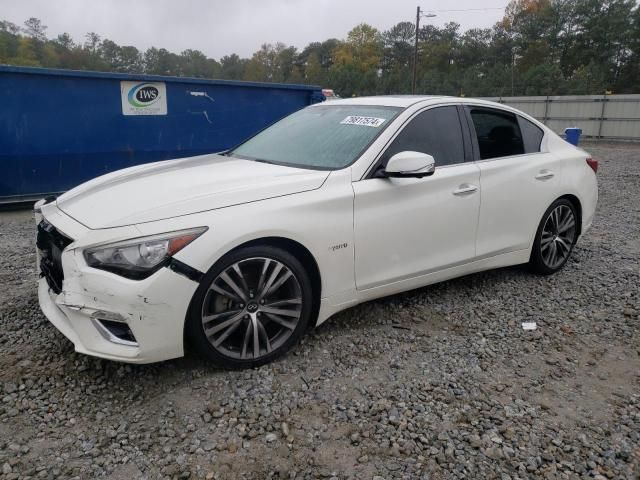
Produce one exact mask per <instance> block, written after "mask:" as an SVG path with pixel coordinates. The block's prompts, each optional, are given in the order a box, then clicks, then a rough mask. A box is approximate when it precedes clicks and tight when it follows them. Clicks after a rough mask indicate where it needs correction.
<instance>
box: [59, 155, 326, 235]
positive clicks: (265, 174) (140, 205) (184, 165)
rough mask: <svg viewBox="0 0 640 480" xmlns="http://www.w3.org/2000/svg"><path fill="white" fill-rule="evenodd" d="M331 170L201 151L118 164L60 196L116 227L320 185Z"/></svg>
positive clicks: (78, 215) (99, 224) (91, 223)
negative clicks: (188, 155) (132, 164)
mask: <svg viewBox="0 0 640 480" xmlns="http://www.w3.org/2000/svg"><path fill="white" fill-rule="evenodd" d="M328 175H329V172H326V171H318V170H305V169H301V168H293V167H286V166H282V165H273V164H268V163H262V162H256V161H251V160H243V159H239V158H231V157H226V156H222V155H216V154H213V155H202V156H198V157H191V158H184V159H179V160H166V161H163V162H156V163H151V164H146V165H138V166H135V167H131V168H127V169H124V170H119V171H116V172H113V173H109V174H107V175H103V176H101V177H98V178H95V179H93V180H90V181H89V182H86V183H83V184H82V185H80V186H78V187H76V188H74V189H73V190H70V191H68V192H67V193H65V194H64V195H62V196H60V197H59V198H58V200H57V205H58V208H60V210H62V211H63V212H65V213H66V214H67V215H69V216H71V217H73V218H74V219H75V220H77V221H79V222H80V223H82V224H84V225H85V226H87V227H88V228H91V229H99V228H112V227H120V226H124V225H132V224H136V223H144V222H152V221H155V220H162V219H165V218H172V217H179V216H181V215H187V214H190V213H196V212H202V211H206V210H214V209H217V208H223V207H229V206H231V205H239V204H242V203H247V202H255V201H257V200H264V199H267V198H273V197H279V196H282V195H291V194H294V193H299V192H304V191H309V190H315V189H317V188H319V187H320V186H321V185H322V184H323V182H324V181H325V180H326V178H327V176H328Z"/></svg>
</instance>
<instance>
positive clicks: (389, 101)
mask: <svg viewBox="0 0 640 480" xmlns="http://www.w3.org/2000/svg"><path fill="white" fill-rule="evenodd" d="M443 100H445V101H446V102H447V103H449V102H451V103H459V104H463V105H464V104H473V105H485V106H487V107H498V108H502V109H505V110H511V111H514V112H515V111H516V110H515V109H513V108H510V107H509V106H507V105H504V104H501V103H496V102H492V101H489V100H482V99H479V98H469V97H451V96H447V95H378V96H371V97H353V98H341V99H336V100H331V103H330V105H363V106H364V105H366V106H384V107H400V108H408V107H411V106H412V105H416V104H421V105H428V104H430V103H439V102H441V101H443ZM318 105H327V104H326V103H323V102H321V103H317V104H315V105H313V106H318ZM518 113H521V112H518Z"/></svg>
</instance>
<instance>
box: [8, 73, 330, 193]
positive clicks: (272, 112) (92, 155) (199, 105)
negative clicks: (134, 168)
mask: <svg viewBox="0 0 640 480" xmlns="http://www.w3.org/2000/svg"><path fill="white" fill-rule="evenodd" d="M323 99H324V97H323V95H322V92H321V89H320V87H316V86H306V85H288V84H275V83H273V84H272V83H250V82H237V81H225V80H203V79H193V78H177V77H162V76H150V75H128V74H115V73H99V72H80V71H71V70H51V69H42V68H27V67H9V66H0V105H1V107H0V167H1V171H2V174H0V203H6V202H10V201H21V200H30V199H33V198H40V197H42V196H43V195H45V194H56V193H59V192H63V191H66V190H68V189H70V188H72V187H74V186H75V185H78V184H79V183H82V182H84V181H86V180H88V179H90V178H93V177H96V176H98V175H102V174H104V173H107V172H110V171H113V170H117V169H121V168H124V167H128V166H131V165H136V164H140V163H146V162H153V161H157V160H165V159H170V158H179V157H188V156H193V155H200V154H205V153H211V152H219V151H222V150H225V149H228V148H230V147H232V146H234V145H237V144H238V143H240V142H241V141H242V140H244V139H246V138H248V137H250V136H251V135H253V134H255V133H256V132H258V131H259V130H261V129H263V128H264V127H266V126H267V125H269V124H271V123H273V122H274V121H276V120H278V119H280V118H282V117H284V116H286V115H288V114H290V113H292V112H294V111H296V110H298V109H300V108H303V107H305V106H307V105H310V104H312V103H316V102H318V101H321V100H323Z"/></svg>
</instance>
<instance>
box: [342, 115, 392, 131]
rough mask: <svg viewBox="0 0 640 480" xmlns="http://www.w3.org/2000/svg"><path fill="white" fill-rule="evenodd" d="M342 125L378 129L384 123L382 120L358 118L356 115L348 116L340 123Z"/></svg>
mask: <svg viewBox="0 0 640 480" xmlns="http://www.w3.org/2000/svg"><path fill="white" fill-rule="evenodd" d="M340 123H341V124H342V125H363V126H365V127H374V128H378V127H379V126H380V125H382V124H383V123H384V118H376V117H359V116H357V115H349V116H348V117H347V118H345V119H344V120H342V121H341V122H340Z"/></svg>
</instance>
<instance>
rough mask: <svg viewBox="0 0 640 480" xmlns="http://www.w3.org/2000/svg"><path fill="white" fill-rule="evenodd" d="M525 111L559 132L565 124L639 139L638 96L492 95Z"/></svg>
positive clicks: (594, 134) (591, 133)
mask: <svg viewBox="0 0 640 480" xmlns="http://www.w3.org/2000/svg"><path fill="white" fill-rule="evenodd" d="M485 100H492V101H494V102H500V103H504V104H506V105H509V106H511V107H514V108H517V109H519V110H522V111H523V112H526V113H528V114H529V115H531V116H532V117H535V118H536V119H537V120H539V121H541V122H543V123H544V124H545V125H547V126H549V127H550V128H551V129H553V130H554V131H555V132H557V133H559V134H563V133H564V129H565V128H568V127H579V128H581V129H582V135H583V137H589V138H601V139H608V140H638V141H640V95H572V96H547V97H491V98H485Z"/></svg>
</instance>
